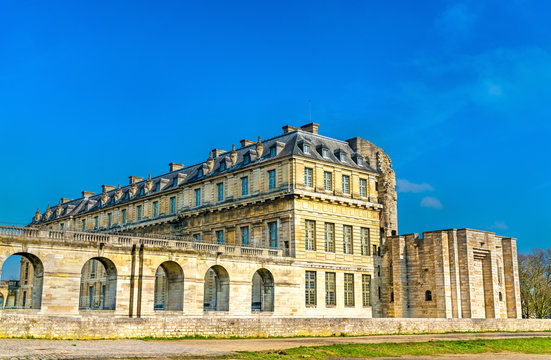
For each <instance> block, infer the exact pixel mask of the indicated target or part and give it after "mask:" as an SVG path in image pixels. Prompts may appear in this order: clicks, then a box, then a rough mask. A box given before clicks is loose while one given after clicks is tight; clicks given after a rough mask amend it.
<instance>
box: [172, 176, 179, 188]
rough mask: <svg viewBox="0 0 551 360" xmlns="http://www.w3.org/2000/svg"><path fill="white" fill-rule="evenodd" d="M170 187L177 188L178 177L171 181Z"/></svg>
mask: <svg viewBox="0 0 551 360" xmlns="http://www.w3.org/2000/svg"><path fill="white" fill-rule="evenodd" d="M172 186H174V187H176V186H178V177H175V178H174V180H172Z"/></svg>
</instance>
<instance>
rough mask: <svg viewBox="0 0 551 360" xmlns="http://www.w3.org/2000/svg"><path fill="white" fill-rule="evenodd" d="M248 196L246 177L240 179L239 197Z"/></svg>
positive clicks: (247, 179) (247, 180)
mask: <svg viewBox="0 0 551 360" xmlns="http://www.w3.org/2000/svg"><path fill="white" fill-rule="evenodd" d="M248 194H249V178H248V177H247V176H245V177H243V178H241V195H242V196H245V195H248Z"/></svg>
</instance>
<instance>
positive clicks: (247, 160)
mask: <svg viewBox="0 0 551 360" xmlns="http://www.w3.org/2000/svg"><path fill="white" fill-rule="evenodd" d="M243 162H244V163H245V164H248V163H250V162H251V155H249V154H247V155H245V156H243Z"/></svg>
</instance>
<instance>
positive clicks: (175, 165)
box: [168, 163, 184, 171]
mask: <svg viewBox="0 0 551 360" xmlns="http://www.w3.org/2000/svg"><path fill="white" fill-rule="evenodd" d="M168 166H170V171H176V170H180V169H183V168H184V164H178V163H170V164H168Z"/></svg>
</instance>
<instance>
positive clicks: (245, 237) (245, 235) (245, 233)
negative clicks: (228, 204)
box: [241, 226, 249, 246]
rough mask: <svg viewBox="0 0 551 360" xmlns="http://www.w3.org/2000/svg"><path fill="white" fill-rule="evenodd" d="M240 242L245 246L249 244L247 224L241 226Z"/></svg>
mask: <svg viewBox="0 0 551 360" xmlns="http://www.w3.org/2000/svg"><path fill="white" fill-rule="evenodd" d="M241 244H243V245H245V246H247V245H249V227H248V226H242V227H241Z"/></svg>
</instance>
